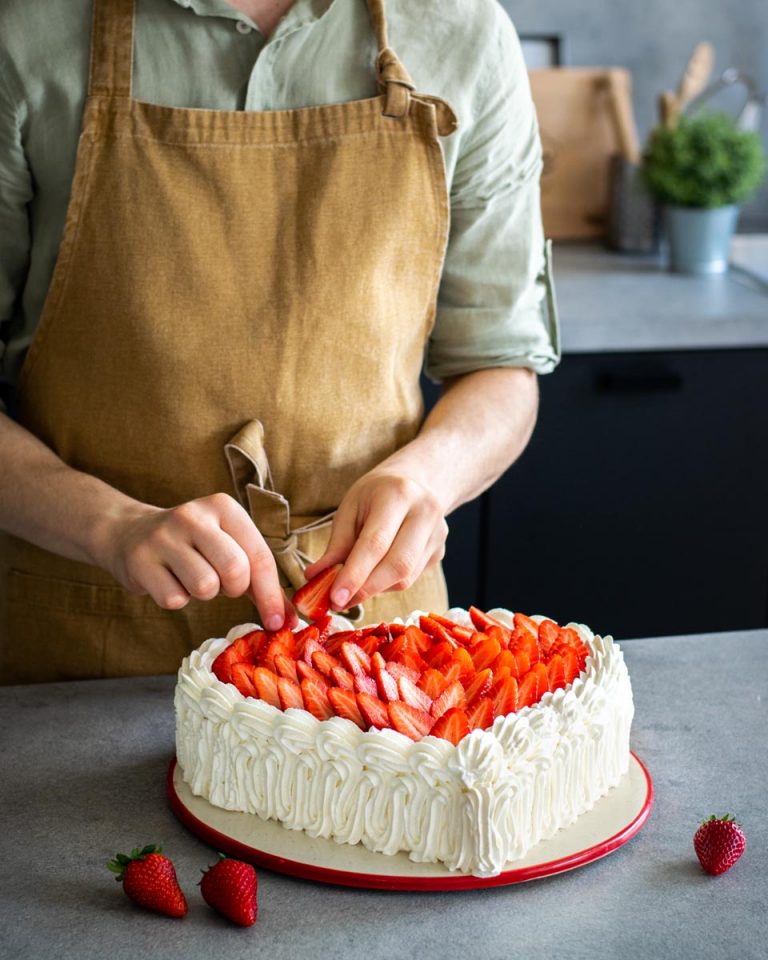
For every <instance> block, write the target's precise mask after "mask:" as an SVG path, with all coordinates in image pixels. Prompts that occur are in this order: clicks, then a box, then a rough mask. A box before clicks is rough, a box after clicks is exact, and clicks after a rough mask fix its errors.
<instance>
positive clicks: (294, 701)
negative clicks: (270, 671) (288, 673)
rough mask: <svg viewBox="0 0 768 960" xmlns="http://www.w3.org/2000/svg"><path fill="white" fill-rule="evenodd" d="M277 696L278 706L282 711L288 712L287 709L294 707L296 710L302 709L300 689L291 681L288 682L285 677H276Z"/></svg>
mask: <svg viewBox="0 0 768 960" xmlns="http://www.w3.org/2000/svg"><path fill="white" fill-rule="evenodd" d="M277 695H278V697H279V698H280V706H281V707H282V708H283V710H288V708H289V707H295V708H296V709H297V710H303V709H304V698H303V697H302V695H301V687H300V686H299V685H298V683H295V682H294V681H293V680H289V679H288V678H287V677H278V678H277Z"/></svg>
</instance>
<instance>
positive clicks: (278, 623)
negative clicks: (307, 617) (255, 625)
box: [267, 613, 283, 630]
mask: <svg viewBox="0 0 768 960" xmlns="http://www.w3.org/2000/svg"><path fill="white" fill-rule="evenodd" d="M282 625H283V618H282V617H281V616H280V614H279V613H273V614H272V616H271V617H268V618H267V630H279V629H280V627H282Z"/></svg>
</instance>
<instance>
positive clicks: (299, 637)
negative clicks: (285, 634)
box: [294, 623, 320, 660]
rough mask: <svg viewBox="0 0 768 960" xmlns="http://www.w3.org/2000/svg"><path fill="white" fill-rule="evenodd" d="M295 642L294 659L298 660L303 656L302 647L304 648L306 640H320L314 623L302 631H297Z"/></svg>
mask: <svg viewBox="0 0 768 960" xmlns="http://www.w3.org/2000/svg"><path fill="white" fill-rule="evenodd" d="M294 636H295V641H296V652H295V653H294V657H295V658H296V659H297V660H300V659H301V658H302V657H303V656H304V647H305V646H306V643H307V640H316V641H319V640H320V631H319V630H318V629H317V627H316V626H315V624H314V623H310V625H309V626H308V627H304V629H303V630H299V632H298V633H296V634H295V635H294Z"/></svg>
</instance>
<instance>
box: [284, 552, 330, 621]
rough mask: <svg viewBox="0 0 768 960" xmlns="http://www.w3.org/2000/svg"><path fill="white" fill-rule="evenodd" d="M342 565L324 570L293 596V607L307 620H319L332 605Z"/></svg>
mask: <svg viewBox="0 0 768 960" xmlns="http://www.w3.org/2000/svg"><path fill="white" fill-rule="evenodd" d="M339 570H341V564H340V563H337V564H336V565H335V566H333V567H328V568H327V569H325V570H322V571H321V572H320V573H318V574H317V576H315V577H312V579H311V580H308V581H307V582H306V583H305V584H304V586H303V587H299V589H298V590H297V591H296V593H294V595H293V605H294V607H295V608H296V610H297V611H298V612H299V613H300V614H301V616H302V617H304V619H305V620H319V619H320V618H321V617H324V616H325V614H326V613H328V608H329V607H330V605H331V588H332V587H333V584H334V581H335V580H336V575H337V574H338V572H339Z"/></svg>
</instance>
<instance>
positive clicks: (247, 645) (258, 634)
mask: <svg viewBox="0 0 768 960" xmlns="http://www.w3.org/2000/svg"><path fill="white" fill-rule="evenodd" d="M267 636H268V635H267V634H266V633H265V632H264V631H263V630H251V632H250V633H245V634H243V636H242V637H238V638H237V640H235V641H233V643H232V647H233V648H234V650H235V653H236V654H237V659H238V660H250V661H251V663H256V658H257V657H258V656H259V653H260V652H261V648H262V647H263V646H264V644H265V643H266V642H267Z"/></svg>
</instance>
